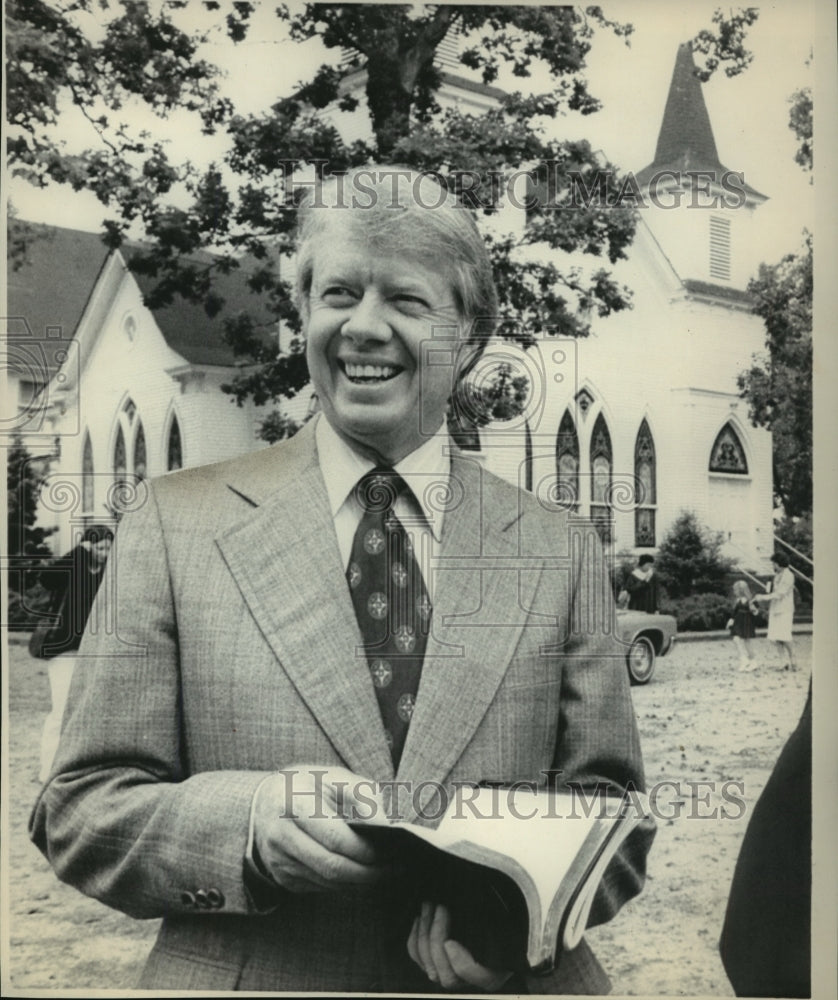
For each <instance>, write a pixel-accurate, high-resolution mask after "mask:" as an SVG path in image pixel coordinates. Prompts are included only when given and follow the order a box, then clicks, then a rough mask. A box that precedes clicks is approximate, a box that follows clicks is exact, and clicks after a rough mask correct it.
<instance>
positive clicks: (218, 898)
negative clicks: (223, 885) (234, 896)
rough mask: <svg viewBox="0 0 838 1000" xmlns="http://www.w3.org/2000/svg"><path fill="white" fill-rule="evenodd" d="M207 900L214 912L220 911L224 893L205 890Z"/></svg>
mask: <svg viewBox="0 0 838 1000" xmlns="http://www.w3.org/2000/svg"><path fill="white" fill-rule="evenodd" d="M207 899H208V900H209V905H210V906H211V907H212V908H213V909H214V910H220V909H221V907H222V906H223V905H224V893H223V892H222V891H221V890H220V889H207Z"/></svg>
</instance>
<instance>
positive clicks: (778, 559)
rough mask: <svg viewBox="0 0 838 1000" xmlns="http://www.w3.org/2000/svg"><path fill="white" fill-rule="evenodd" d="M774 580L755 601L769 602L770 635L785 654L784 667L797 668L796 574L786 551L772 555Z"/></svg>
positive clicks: (770, 638)
mask: <svg viewBox="0 0 838 1000" xmlns="http://www.w3.org/2000/svg"><path fill="white" fill-rule="evenodd" d="M771 565H772V566H773V567H774V580H773V581H772V584H771V590H770V591H769V592H768V593H767V594H756V595H755V596H754V600H755V601H759V602H760V603H763V604H768V605H769V609H768V635H767V636H766V638H767V639H768V640H769V641H770V642H775V643H777V645H778V646H779V647H780V650H781V651H782V654H783V669H784V670H797V661H796V660H795V658H794V644H793V642H792V637H791V627H792V622H793V621H794V574H793V573H792V571H791V570H790V569H789V557H788V556H787V555H786V554H785V553H784V552H775V553H774V555H773V556H772V557H771Z"/></svg>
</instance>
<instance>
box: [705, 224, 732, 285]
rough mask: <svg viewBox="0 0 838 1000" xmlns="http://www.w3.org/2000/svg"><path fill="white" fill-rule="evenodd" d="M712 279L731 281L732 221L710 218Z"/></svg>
mask: <svg viewBox="0 0 838 1000" xmlns="http://www.w3.org/2000/svg"><path fill="white" fill-rule="evenodd" d="M710 277H711V278H718V279H720V280H722V281H730V219H723V218H720V217H719V216H718V215H711V216H710Z"/></svg>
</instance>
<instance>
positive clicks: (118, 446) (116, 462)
mask: <svg viewBox="0 0 838 1000" xmlns="http://www.w3.org/2000/svg"><path fill="white" fill-rule="evenodd" d="M127 471H128V458H127V456H126V452H125V435H124V434H123V433H122V424H120V425H119V426H118V427H117V429H116V441H115V443H114V446H113V474H114V476H115V477H116V478H117V479H124V478H125V473H126V472H127Z"/></svg>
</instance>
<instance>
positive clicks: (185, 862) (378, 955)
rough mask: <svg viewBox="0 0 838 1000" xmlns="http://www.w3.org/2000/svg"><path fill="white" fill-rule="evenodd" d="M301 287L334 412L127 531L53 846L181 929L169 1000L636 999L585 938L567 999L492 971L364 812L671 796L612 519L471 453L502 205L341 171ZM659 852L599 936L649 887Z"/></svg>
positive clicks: (432, 812) (307, 213) (69, 863)
mask: <svg viewBox="0 0 838 1000" xmlns="http://www.w3.org/2000/svg"><path fill="white" fill-rule="evenodd" d="M297 286H298V288H297V293H298V304H299V308H300V312H301V315H302V317H303V322H304V328H305V333H306V337H307V352H308V355H307V356H308V362H309V369H310V373H311V379H312V382H313V385H314V387H315V389H316V391H317V394H318V397H319V400H320V404H321V408H322V413H321V414H320V415H319V416H318V417H317V418H316V419H315V420H314V421H312V422H311V423H309V424H308V425H306V427H304V428H303V430H301V431H300V432H299V433H298V434H297V435H296V436H295V437H294V438H293V439H291V440H290V441H288V442H284V443H281V444H278V445H275V446H274V447H272V448H270V449H267V450H264V451H260V452H257V453H255V454H251V455H247V456H245V457H243V458H241V459H237V460H234V461H231V462H225V463H222V464H219V465H216V466H209V467H203V468H197V469H192V470H189V471H186V472H182V473H178V474H176V475H172V476H167V477H165V478H164V479H161V480H159V481H156V482H154V483H152V484H150V485H149V487H148V490H149V492H148V499H147V502H146V503H145V504H144V505H143V506H142V508H141V509H140V510H139V511H137V512H136V513H134V514H130V515H127V516H126V517H125V518H124V520H123V522H122V524H121V526H120V529H119V532H118V535H117V550H116V553H115V557H114V558H113V559H112V561H111V564H110V569H109V573H110V574H111V576H110V582H109V583H106V586H105V587H104V588H103V590H104V592H105V593H110V594H113V595H115V598H114V599H115V600H116V621H117V634H112V635H105V634H98V635H96V636H89V637H86V638H85V641H84V644H83V646H82V650H81V660H80V664H81V666H82V667H83V669H79V670H78V671H77V679H76V680H75V681H74V687H73V689H72V692H71V698H70V705H69V708H68V713H67V716H66V718H65V728H64V733H63V736H62V742H61V746H60V748H59V752H58V756H57V758H56V762H55V765H54V767H53V773H52V775H51V778H50V780H49V781H48V782H47V784H46V786H45V788H44V790H43V791H42V793H41V795H40V797H39V800H38V802H37V804H36V807H35V810H34V812H33V816H32V821H31V833H32V837H33V839H34V841H35V843H37V844H38V846H39V847H40V848H41V850H42V851H44V853H45V854H46V855H47V857H49V859H50V861H51V862H52V864H53V865H54V867H55V870H56V872H57V873H58V875H59V877H60V878H61V879H63V880H64V881H67V882H69V883H71V884H74V885H76V886H77V887H78V888H79V889H81V890H82V891H83V892H86V893H88V894H90V895H93V896H95V897H97V898H98V899H100V900H102V901H103V902H105V903H107V904H109V905H111V906H114V907H116V908H118V909H121V910H124V911H125V912H127V913H129V914H132V915H134V916H137V917H160V916H162V917H163V918H164V919H163V922H162V925H161V930H160V933H159V936H158V940H157V943H156V944H155V947H154V949H153V951H152V954H151V956H150V957H149V960H148V962H147V964H146V967H145V970H144V973H143V977H142V982H141V985H142V986H143V987H144V988H148V989H165V990H168V989H195V990H207V989H215V990H225V989H239V990H271V991H277V990H283V991H292V992H302V991H309V990H316V991H327V990H328V991H337V992H354V991H358V992H361V991H371V992H372V991H379V992H386V993H399V992H418V993H427V992H429V991H431V992H433V991H444V990H457V991H460V992H473V991H479V990H483V991H487V992H496V991H500V990H503V991H506V992H513V991H518V992H520V991H522V990H523V991H526V990H529V991H532V992H542V993H544V992H546V993H602V992H605V991H607V989H608V986H609V984H608V980H607V977H606V976H605V975H604V973H603V971H602V969H601V967H600V966H599V964H598V962H597V961H596V959H595V958H594V957H593V954H592V952H591V951H590V949H589V948H588V946H587V944H586V943H585V942H584V941H583V943H582V944H580V945H579V946H578V947H577V948H576V949H574V950H573V951H571V952H568V953H566V954H564V955H563V956H562V957H561V961H560V962H559V964H558V966H557V968H556V970H555V971H554V972H553V973H552V974H551V975H550V976H548V977H545V978H543V979H541V978H535V977H530V976H525V977H522V976H511V975H510V972H509V971H508V970H506V969H504V968H494V967H492V966H493V964H494V963H491V962H489V964H487V965H482V964H480V963H479V962H477V961H476V960H475V959H474V957H473V956H472V955H471V954H470V952H469V951H468V950H467V949H466V948H465V947H464V946H463V944H462V943H461V942H459V941H457V940H455V939H454V937H453V935H452V932H451V916H452V915H451V913H449V910H448V909H447V908H446V907H445V906H443V905H441V904H439V903H438V902H436V901H434V900H422V899H421V898H417V897H416V896H415V894H414V893H412V892H410V891H408V890H407V888H406V886H405V885H404V884H403V883H402V882H401V881H400V880H399V879H398V878H397V877H396V876H395V874H394V871H393V869H391V868H390V867H389V866H388V865H387V864H385V863H384V862H383V860H382V858H380V857H379V856H378V855H377V854H376V852H375V850H374V849H373V847H372V846H371V844H370V842H369V841H368V840H367V839H365V837H364V836H363V835H362V834H361V833H359V832H358V831H357V830H356V829H355V828H353V827H351V826H350V825H349V824H348V823H347V822H345V819H344V818H343V817H345V816H346V814H347V809H348V808H351V807H361V806H365V807H367V808H369V807H370V803H373V804H374V805H373V807H374V808H386V809H387V810H388V815H393V814H397V815H399V816H401V817H402V818H405V819H408V820H415V821H420V822H428V821H429V818H433V817H434V816H437V817H438V815H439V811H438V809H437V808H436V807H435V806H431V805H430V803H431V799H432V798H433V796H434V795H437V797H439V796H440V795H442V797H443V798H444V795H445V793H446V792H448V791H450V790H451V789H453V788H454V787H455V785H456V784H457V783H464V782H472V783H476V782H480V781H496V782H504V783H510V782H516V781H522V780H525V781H531V782H537V783H538V784H539V785H542V786H543V785H545V784H546V783H547V782H548V778H549V777H550V775H552V778H553V780H554V781H555V779H556V772H561V774H560V780H561V781H562V782H578V783H579V784H580V785H582V786H584V787H594V786H599V787H600V788H601V787H602V786H603V785H607V786H608V787H610V788H613V789H614V790H621V789H623V788H625V787H626V786H628V785H630V784H632V783H633V784H634V785H635V786H636V787H638V788H640V787H642V783H643V774H642V764H641V759H640V750H639V745H638V738H637V732H636V726H635V722H634V717H633V713H632V706H631V699H630V695H629V689H628V681H627V674H626V670H625V666H624V650H623V649H622V648H620V646H619V645H618V643H617V641H616V640H615V639H614V637H613V630H612V622H613V616H612V607H611V592H610V586H609V585H608V581H607V576H606V574H605V573H604V572H603V563H602V556H601V551H600V549H599V545H598V540H597V537H596V533H595V531H594V530H593V529H592V528H591V527H590V526H585V525H584V524H581V523H577V524H574V525H569V524H568V521H567V518H566V516H565V514H564V513H562V512H560V511H556V510H546V509H545V508H544V507H543V506H542V505H540V504H539V503H538V502H537V501H536V500H535V498H533V497H532V496H530V495H528V494H525V493H523V492H521V491H519V490H517V489H515V488H514V487H512V486H510V485H509V484H506V483H504V482H502V481H500V480H498V479H496V478H495V477H493V476H491V475H489V474H488V473H486V472H485V471H484V470H483V469H482V467H481V466H480V464H479V462H478V461H475V460H474V459H469V458H468V457H467V455H466V454H463V453H460V452H459V451H458V450H457V449H456V448H455V447H453V446H452V444H451V442H450V441H449V438H448V433H447V430H446V420H445V414H446V407H447V404H448V400H449V397H450V395H451V392H452V388H453V386H454V384H455V380H456V379H457V378H458V377H461V376H462V373H463V372H464V371H467V370H468V369H469V368H470V366H472V365H473V363H474V361H475V360H476V358H477V357H478V356H479V354H480V351H481V350H482V347H483V345H484V344H485V341H486V339H487V337H488V336H489V335H490V333H491V331H492V328H493V325H494V321H493V318H494V317H495V315H496V311H497V310H496V305H497V303H496V298H495V291H494V286H493V283H492V274H491V266H490V262H489V258H488V254H487V253H486V249H485V246H484V243H483V241H482V239H481V237H480V235H479V232H478V230H477V228H476V226H475V223H474V221H473V219H472V217H471V213H470V211H468V210H466V209H464V208H462V207H461V206H459V205H458V204H457V203H456V202H455V200H454V199H453V197H451V196H449V195H447V194H446V193H445V192H444V191H443V190H442V189H441V188H440V187H439V185H438V184H437V183H436V182H435V181H434V180H432V179H431V178H430V177H426V176H422V175H416V174H410V173H408V172H405V171H396V170H393V169H383V168H367V169H365V170H364V171H357V172H355V173H352V174H350V175H349V176H348V177H346V178H344V179H343V182H342V183H341V184H340V185H338V184H337V183H335V182H334V181H332V182H330V183H325V184H324V185H323V187H322V189H321V190H320V191H319V192H318V195H317V197H312V198H309V200H308V202H307V203H306V204H305V205H304V206H303V208H302V210H301V223H300V237H299V252H298V265H297ZM382 568H383V570H382ZM425 793H428V794H427V795H426V794H425ZM429 796H430V797H429ZM359 811H360V810H359ZM651 834H652V831H651V830H650V829H649V828H648V826H646V825H643V826H642V827H641V828H639V829H638V831H636V833H635V834H633V835H632V836H631V837H630V838H629V840H628V841H627V842H626V843H625V845H624V846H623V848H622V849H621V850H620V852H619V853H618V855H617V856H616V857H615V859H614V860H613V861H612V863H611V865H610V867H609V870H608V872H607V873H606V877H605V879H604V880H603V883H602V885H601V887H600V890H599V892H598V894H597V898H596V901H595V904H594V908H593V911H592V914H591V921H590V922H591V923H599V922H602V921H604V920H607V919H609V918H610V917H611V916H612V915H613V914H614V913H615V912H616V911H617V909H619V907H620V906H621V905H622V904H623V903H624V902H625V901H626V900H627V899H628V898H630V897H631V896H633V895H634V894H636V893H637V892H639V890H640V888H641V886H642V883H643V878H644V871H645V854H646V851H647V850H648V846H649V843H650V840H651Z"/></svg>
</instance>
